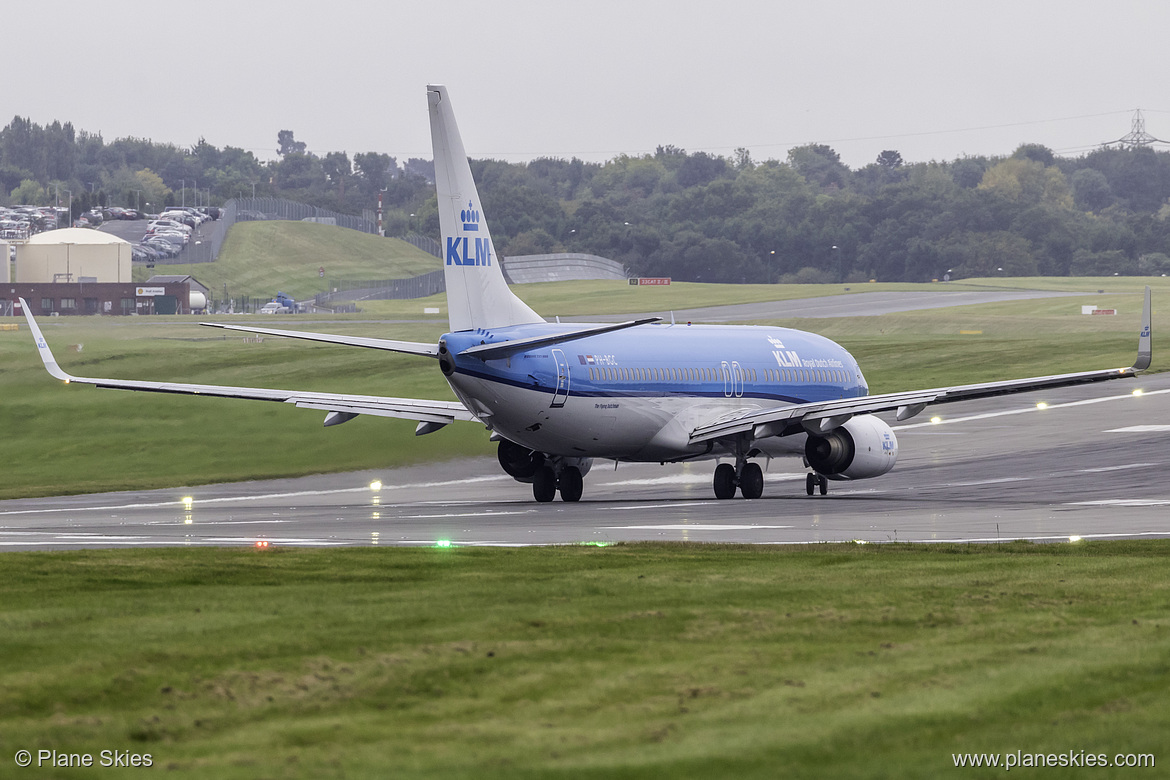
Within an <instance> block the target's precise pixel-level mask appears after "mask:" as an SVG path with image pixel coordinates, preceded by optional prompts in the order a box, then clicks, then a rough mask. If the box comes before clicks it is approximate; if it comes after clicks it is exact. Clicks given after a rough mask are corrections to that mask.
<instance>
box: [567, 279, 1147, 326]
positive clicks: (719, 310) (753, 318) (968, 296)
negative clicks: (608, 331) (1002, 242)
mask: <svg viewBox="0 0 1170 780" xmlns="http://www.w3.org/2000/svg"><path fill="white" fill-rule="evenodd" d="M862 286H864V285H862ZM1085 295H1088V293H1077V292H1056V291H1052V290H1047V291H1046V290H951V289H948V288H946V287H945V286H944V287H937V288H932V289H931V290H929V291H926V292H906V291H898V292H854V293H850V294H848V295H826V296H821V297H817V298H793V299H791V300H787V301H763V302H760V303H737V304H730V305H727V306H705V307H702V308H698V309H679V310H677V311H675V312H669V311H659V312H647V313H644V314H638V315H637V316H639V317H661V318H662V319H663V320H664V321H667V322H669V321H670V320H671V317H672V316H673V318H674V321H675V322H704V323H744V322H758V321H761V320H783V319H791V318H808V319H823V318H827V317H877V316H880V315H882V314H894V313H896V312H904V311H921V310H924V309H943V308H947V307H950V306H974V305H978V304H985V303H1002V302H1004V301H1025V300H1032V299H1035V298H1070V297H1078V296H1079V297H1084V296H1085ZM1138 308H1139V309H1140V308H1141V307H1140V305H1139V307H1138ZM631 316H633V315H630V314H609V315H595V316H591V317H562V318H561V320H562V321H564V322H623V321H625V320H628V319H630V317H631Z"/></svg>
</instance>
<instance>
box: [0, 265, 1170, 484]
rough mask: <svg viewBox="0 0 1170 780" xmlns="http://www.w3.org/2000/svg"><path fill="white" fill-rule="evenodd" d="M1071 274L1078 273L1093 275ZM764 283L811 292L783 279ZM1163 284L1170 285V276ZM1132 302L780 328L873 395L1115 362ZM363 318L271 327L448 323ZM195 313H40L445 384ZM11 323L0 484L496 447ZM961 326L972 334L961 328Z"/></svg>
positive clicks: (1127, 356) (266, 374)
mask: <svg viewBox="0 0 1170 780" xmlns="http://www.w3.org/2000/svg"><path fill="white" fill-rule="evenodd" d="M997 281H1003V280H997ZM1083 284H1085V285H1087V286H1089V287H1092V286H1093V285H1095V284H1099V280H1086V281H1085V282H1083ZM600 286H601V283H596V282H573V283H565V284H562V285H555V286H554V285H528V286H524V287H521V288H520V290H519V291H520V293H521V294H524V295H527V294H528V293H529V288H530V287H539V288H541V289H540V290H539V292H540V303H539V304H538V305H537V309H538V311H539V310H544V311H548V310H555V309H556V308H557V306H558V304H560V305H564V306H571V305H574V302H576V301H578V300H579V299H581V298H583V297H587V296H590V295H593V294H594V293H593V291H594V290H596V289H599V287H600ZM672 287H673V285H672ZM696 287H697V286H696ZM708 287H709V289H697V290H687V289H680V292H679V294H680V295H681V296H685V299H686V300H688V301H690V300H694V299H695V298H697V297H698V298H703V299H706V300H723V301H725V300H728V299H732V298H733V296H734V295H736V294H737V293H740V292H741V291H742V290H743V288H742V287H741V286H738V285H721V286H715V285H711V286H708ZM793 287H796V288H798V289H795V290H794V289H792V288H793ZM619 289H620V290H623V291H624V290H626V289H629V288H627V287H623V286H621V285H619ZM1097 289H1099V288H1097ZM1131 289H1132V288H1131ZM1138 289H1140V288H1138ZM774 292H775V294H776V295H779V296H788V297H802V296H805V295H807V294H808V291H807V290H806V289H803V286H795V285H794V286H785V287H777V288H775V289H774ZM1158 294H1159V293H1155V296H1156V297H1155V301H1156V302H1157V301H1159V300H1161V299H1160V298H1158V297H1157V295H1158ZM1161 294H1170V287H1167V289H1166V290H1165V292H1163V293H1161ZM605 300H608V302H609V303H610V307H611V308H610V310H609V311H608V312H599V313H610V312H612V311H613V309H614V308H618V307H621V306H625V305H628V300H624V301H623V300H620V299H619V298H618V296H610V297H608V298H606V297H605V296H601V297H600V298H598V299H597V301H596V302H597V304H598V305H599V306H600V305H602V302H603V301H605ZM680 300H682V299H680ZM1086 301H1087V302H1092V303H1096V304H1098V305H1099V306H1101V307H1114V308H1117V309H1118V310H1119V312H1120V314H1119V315H1118V316H1115V317H1087V316H1083V315H1081V313H1080V306H1081V304H1082V303H1083V302H1086ZM679 308H683V307H682V306H679ZM1139 311H1140V296H1139V295H1138V294H1137V292H1136V291H1135V292H1132V293H1131V292H1122V293H1106V294H1103V295H1092V296H1090V297H1089V298H1087V299H1082V298H1066V299H1045V300H1036V301H1019V302H1012V303H1003V304H992V305H986V306H967V307H955V308H952V309H941V310H929V311H919V312H907V313H903V314H891V315H885V316H881V317H848V318H839V319H816V320H804V321H802V320H782V321H778V323H777V324H782V325H788V326H793V327H801V328H806V329H809V330H813V331H815V332H818V333H822V334H824V335H826V336H828V337H830V338H833V339H835V340H836V341H838V342H839V343H841V344H843V345H844V346H845V347H847V348H848V349H850V350H851V351H852V352H853V353H854V354H855V355H857V357H858V359H859V361H860V363H861V366H862V369H863V371H865V374H866V378H867V379H868V381H869V383H870V387H871V390H872V391H873V392H885V391H891V390H898V389H913V388H914V387H937V386H942V385H947V384H958V383H963V382H975V381H984V380H987V381H990V380H995V379H1009V378H1013V377H1021V376H1029V375H1036V374H1045V373H1058V372H1064V371H1074V370H1080V369H1086V368H1104V367H1111V366H1122V365H1129V364H1130V363H1131V362H1132V360H1133V357H1134V354H1135V349H1136V338H1135V336H1136V332H1137V327H1138V320H1139ZM368 319H369V316H368V315H366V314H358V315H351V316H348V317H345V316H343V317H336V318H317V317H303V318H302V317H297V318H295V319H281V320H280V321H279V324H281V325H293V324H299V325H300V326H301V327H306V326H307V327H309V328H311V329H315V330H324V331H331V332H338V333H352V334H357V335H367V336H382V337H393V338H402V339H408V340H415V341H433V340H435V339H437V338H438V337H439V335H441V334H442V333H443V331H444V329H445V326H446V322H445V319H444V318H436V319H435V321H433V322H422V323H414V324H393V325H388V324H383V323H378V322H369V321H368ZM248 321H249V322H252V321H253V320H252V319H249V320H248ZM197 322H198V319H197V318H181V317H180V318H169V317H168V318H162V317H150V318H146V317H142V318H139V317H130V318H101V317H73V318H67V317H61V318H52V319H48V320H45V321H44V322H43V323H42V325H43V328H44V330H45V336H46V339H47V340H48V342H49V344H50V345H51V346H52V347H53V349H54V351H55V352H56V354H57V358H58V360H59V361H60V362H61V364H62V366H63V367H64V368H65V369H66V370H67V371H70V372H72V373H75V374H80V375H83V376H111V377H120V378H138V379H160V380H174V381H191V382H203V383H209V384H228V385H257V386H267V387H283V388H292V389H304V390H320V391H330V390H332V391H336V392H352V393H365V394H375V395H393V396H400V397H417V398H437V399H452V398H453V396H452V394H451V392H450V389H449V388H448V387H447V385H446V382H445V381H443V379H442V376H441V374H440V373H439V372H438V371H437V370H436V366H435V365H434V363H433V362H432V361H429V360H425V359H421V358H412V357H408V356H402V355H395V354H391V353H386V352H380V351H375V350H363V349H347V348H344V347H337V346H330V345H321V344H309V343H306V342H297V341H291V340H284V339H276V338H268V339H264V340H263V342H262V343H251V342H247V341H245V340H244V338H243V336H242V335H235V334H233V335H224V333H223V332H221V331H214V330H211V329H207V328H200V327H197V325H196V323H197ZM262 324H265V325H271V324H273V323H271V322H270V321H268V320H266V321H265V322H264V323H262ZM1168 325H1170V322H1167V320H1166V318H1165V317H1164V316H1162V314H1161V311H1160V310H1159V309H1158V308H1157V306H1155V323H1154V330H1155V334H1157V333H1165V332H1166V327H1167V326H1168ZM20 327H21V329H20V330H18V331H0V397H2V398H3V399H4V402H3V403H2V404H0V430H3V431H4V432H5V442H6V445H7V450H8V453H9V456H8V461H7V465H6V467H5V468H4V469H3V470H0V498H14V497H21V496H33V495H56V494H62V493H79V492H95V491H108V490H119V489H131V488H149V487H165V486H173V485H180V484H204V483H207V482H221V481H232V480H241V479H254V478H264V477H277V476H294V475H301V474H307V473H320V472H326V471H346V470H353V469H371V468H386V467H389V466H393V465H400V464H405V463H412V462H419V461H424V462H425V461H428V460H443V459H449V458H453V457H458V456H461V455H469V454H471V455H475V454H490V453H491V452H492V448H491V446H490V444H489V443H488V441H487V435H486V433H485V432H484V431H483V429H482V428H480V427H479V426H476V425H471V424H455V425H451V426H448V427H447V428H445V429H443V430H442V431H439V432H438V433H435V434H431V435H429V436H424V437H415V436H414V435H413V428H414V426H413V424H412V423H409V422H403V421H393V420H386V419H377V418H369V417H362V418H359V419H358V420H355V421H353V422H350V423H347V424H345V425H342V426H337V427H334V428H330V429H327V430H322V428H321V421H322V419H323V416H324V415H323V413H320V414H319V413H315V412H305V411H303V410H297V409H293V408H289V407H286V406H283V405H280V404H266V403H258V402H250V401H227V400H223V399H210V398H184V397H172V396H159V395H147V394H131V393H124V392H115V391H109V390H98V389H95V388H91V387H62V386H60V385H59V384H58V383H57V382H55V381H54V380H52V379H51V378H49V377H48V375H47V374H46V373H45V372H44V369H43V367H42V366H41V364H40V361H39V360H38V359H37V356H36V352H35V349H34V348H33V345H32V344H31V343H30V337H29V335H28V332H27V330H26V329H24V325H23V324H21V326H20ZM964 330H966V331H979V334H978V335H964V334H962V333H961V331H964ZM1155 338H1157V336H1155ZM77 346H80V348H81V351H80V352H78V351H76V349H75V347H77ZM1163 365H1165V359H1164V358H1163V357H1162V353H1161V352H1158V351H1157V350H1155V364H1154V368H1155V370H1158V369H1159V368H1160V367H1161V366H1163ZM17 453H18V455H17Z"/></svg>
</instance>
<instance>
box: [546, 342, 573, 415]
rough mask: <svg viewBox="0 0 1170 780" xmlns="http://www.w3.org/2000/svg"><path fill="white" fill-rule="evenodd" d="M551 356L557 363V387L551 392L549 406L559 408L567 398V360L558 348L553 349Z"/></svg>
mask: <svg viewBox="0 0 1170 780" xmlns="http://www.w3.org/2000/svg"><path fill="white" fill-rule="evenodd" d="M552 356H553V360H554V361H556V364H557V389H556V390H555V391H554V392H553V399H552V404H551V405H550V408H552V409H559V408H560V407H562V406H564V405H565V401H566V400H567V399H568V398H569V361H568V360H566V359H565V353H564V351H563V350H560V349H554V350H553V351H552Z"/></svg>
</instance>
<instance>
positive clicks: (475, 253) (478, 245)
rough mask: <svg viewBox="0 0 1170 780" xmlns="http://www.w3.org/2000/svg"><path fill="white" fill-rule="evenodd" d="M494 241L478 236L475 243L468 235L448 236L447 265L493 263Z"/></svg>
mask: <svg viewBox="0 0 1170 780" xmlns="http://www.w3.org/2000/svg"><path fill="white" fill-rule="evenodd" d="M491 264H492V242H491V240H490V239H487V238H477V239H475V241H474V243H472V241H470V240H469V239H468V238H467V237H466V236H460V237H458V238H452V237H451V236H447V265H491Z"/></svg>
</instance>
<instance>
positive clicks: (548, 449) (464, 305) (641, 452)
mask: <svg viewBox="0 0 1170 780" xmlns="http://www.w3.org/2000/svg"><path fill="white" fill-rule="evenodd" d="M427 102H428V105H429V109H430V120H431V140H432V144H433V146H434V154H435V189H436V191H437V195H438V205H439V224H440V228H441V230H442V241H441V244H442V246H443V248H444V268H445V274H446V282H447V304H448V311H449V318H450V332H449V333H447V334H445V335H444V336H443V337H442V338H440V339H439V342H438V344H424V343H417V342H408V341H394V340H390V339H376V338H360V337H352V336H335V335H329V334H323V333H305V332H301V331H289V330H275V329H270V328H253V327H247V326H240V325H224V324H210V323H205V324H208V325H210V327H217V328H224V329H228V330H240V331H247V332H253V333H262V334H266V335H275V336H286V337H289V338H298V339H309V340H313V341H323V342H329V343H335V344H345V345H350V346H359V347H367V348H371V349H384V350H390V351H395V352H404V353H408V354H413V355H418V356H421V357H426V358H430V359H433V360H436V361H437V363H438V367H439V370H440V371H442V372H443V376H444V377H446V379H447V382H448V383H449V384H450V386H451V388H452V390H454V392H455V395H456V397H457V398H458V399H459V401H458V402H442V401H429V400H423V399H411V398H388V397H383V396H359V395H336V394H330V393H304V392H296V391H286V390H268V389H261V388H243V387H222V386H216V385H196V384H184V383H171V382H146V381H134V380H118V379H91V378H84V377H75V376H72V375H70V374H68V373H66V372H65V371H63V370H62V369H61V368H60V367H59V366H58V365H57V362H56V360H55V359H54V357H53V355H52V353H51V352H50V350H49V347H48V345H47V344H46V343H45V340H44V338H43V337H42V335H41V331H40V329H39V328H38V327H37V324H36V322H35V321H34V320H33V317H32V315H31V314H29V313H28V306H27V305H24V304H23V301H22V305H24V311H25V316H26V317H27V319H28V323H29V327H30V328H31V329H32V332H33V337H34V340H35V342H36V345H37V349H38V350H39V351H40V355H41V358H42V360H43V361H44V363H45V367H46V368H47V369H48V371H49V373H50V374H52V375H53V376H55V377H56V378H58V379H61V380H64V381H65V382H80V383H83V384H92V385H97V386H99V387H112V388H120V389H126V390H144V391H153V392H165V393H186V394H192V395H213V396H223V397H228V398H251V399H256V400H265V401H280V402H283V403H289V404H294V405H296V406H298V407H303V408H307V409H318V410H323V411H326V412H327V413H328V414H327V415H326V417H325V425H327V426H329V425H337V424H340V423H344V422H346V421H348V420H352V419H353V418H354V417H357V416H358V415H362V414H368V415H377V416H384V417H401V418H406V419H411V420H417V421H418V427H417V428H416V431H415V432H416V434H419V435H422V434H427V433H431V432H433V431H436V430H439V429H440V428H442V427H443V426H445V425H447V424H449V423H452V422H455V421H457V420H458V421H477V422H479V423H481V424H483V425H484V426H486V427H487V429H488V430H489V431H491V435H492V438H493V440H496V441H498V442H499V451H498V454H499V462H500V465H501V467H502V468H503V469H504V470H505V471H506V472H507V473H508V474H510V475H511V476H512V477H514V478H516V479H517V480H519V481H521V482H528V483H531V484H532V492H533V496H534V498H535V499H536V500H537V501H551V500H552V499H554V498H555V497H556V495H557V494H558V493H559V494H560V496H561V498H562V499H563V500H565V501H578V500H580V498H581V495H582V490H583V479H582V478H583V477H584V476H585V475H586V474H587V473H588V472H589V469H590V467H591V465H592V463H593V460H594V459H596V458H604V459H609V460H614V461H649V462H655V461H656V462H660V463H673V462H678V461H683V460H692V459H702V458H710V459H715V458H725V459H726V460H727V462H722V463H720V465H718V466H717V467H716V469H715V474H714V483H713V486H714V491H715V495H716V496H717V497H719V498H731V497H732V496H734V495H735V493H736V492H737V491H738V492H739V493H740V494H741V495H743V496H744V497H745V498H759V497H760V496H761V495H762V494H763V490H764V475H763V470H762V469H761V467H760V465H759V462H758V459H759V458H773V457H781V456H795V457H803V458H804V462H805V464H806V465H807V466H808V468H809V469H810V473H809V474H808V478H807V480H806V486H805V487H806V491H807V492H808V494H809V495H812V494H813V493H814V492H817V491H818V490H819V492H820V493H821V494H822V495H824V494H825V493H826V492H827V487H828V480H849V479H866V478H869V477H877V476H880V475H882V474H885V473H886V472H888V471H889V470H890V469H892V468H893V467H894V463H895V462H896V461H897V457H898V440H897V438H896V437H895V436H894V432H893V431H892V430H891V429H890V426H889V425H887V424H886V423H885V422H884V421H882V420H881V419H879V418H878V417H876V416H875V414H874V413H875V412H886V411H892V412H895V413H896V417H897V419H898V420H905V419H908V418H910V417H913V416H914V415H916V414H918V413H919V412H921V411H922V410H923V409H924V408H925V407H926V406H928V405H931V404H940V403H949V402H954V401H962V400H967V399H972V398H983V397H987V396H995V395H1002V394H1007V393H1015V392H1021V391H1026V390H1038V389H1043V388H1052V387H1060V386H1065V385H1073V384H1082V383H1087V382H1098V381H1104V380H1111V379H1122V378H1127V377H1133V376H1134V375H1136V374H1137V372H1139V371H1142V370H1144V369H1146V368H1148V367H1149V365H1150V360H1151V346H1150V345H1151V336H1150V325H1151V317H1150V290H1149V288H1148V287H1147V288H1146V296H1145V308H1144V312H1143V315H1142V331H1141V335H1140V336H1139V340H1138V358H1137V361H1136V362H1135V363H1134V365H1133V366H1131V367H1129V368H1122V369H1105V370H1099V371H1086V372H1079V373H1074V374H1062V375H1057V376H1043V377H1029V378H1026V379H1018V380H1012V381H1007V382H990V383H982V384H973V385H962V386H957V387H942V388H934V389H929V390H912V391H907V392H901V393H887V394H883V395H876V396H875V395H870V394H869V388H868V386H867V385H866V382H865V377H864V376H863V375H862V373H861V368H860V367H859V366H858V365H857V361H856V360H854V358H853V356H852V355H850V354H849V353H848V352H847V351H846V350H845V349H844V348H843V347H841V346H840V345H839V344H836V343H834V342H832V341H830V340H829V339H826V338H823V337H821V336H817V335H815V334H812V333H806V332H804V331H798V330H791V329H788V328H776V327H755V326H726V325H691V324H686V325H678V324H669V325H668V324H665V323H662V322H660V321H659V320H658V319H656V318H655V319H644V320H631V321H629V322H623V323H618V324H616V325H615V324H597V325H573V326H571V327H570V326H564V325H559V324H550V323H547V322H545V320H544V319H543V318H542V317H541V316H540V315H538V314H537V313H536V312H534V311H533V310H532V309H531V308H529V307H528V305H527V304H525V303H524V302H523V301H521V300H520V299H519V298H518V297H516V296H515V295H514V294H513V293H512V291H511V290H510V289H509V288H508V285H507V283H506V281H505V280H504V275H503V273H502V271H501V270H500V264H499V262H498V258H497V256H496V253H495V248H494V246H493V244H492V238H491V232H490V230H489V229H488V223H487V220H486V218H485V215H484V214H483V208H482V205H481V201H480V198H479V193H478V192H477V190H476V187H475V182H474V180H473V179H472V175H471V168H470V166H469V165H468V162H467V153H466V151H465V150H464V148H463V141H462V140H461V138H460V136H459V130H458V127H457V126H456V123H455V115H454V113H453V112H452V109H451V100H450V97H449V96H448V94H447V90H446V88H445V87H441V86H431V87H428V88H427Z"/></svg>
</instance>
